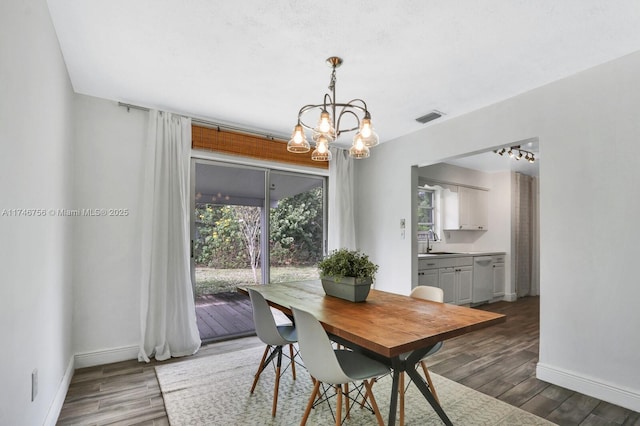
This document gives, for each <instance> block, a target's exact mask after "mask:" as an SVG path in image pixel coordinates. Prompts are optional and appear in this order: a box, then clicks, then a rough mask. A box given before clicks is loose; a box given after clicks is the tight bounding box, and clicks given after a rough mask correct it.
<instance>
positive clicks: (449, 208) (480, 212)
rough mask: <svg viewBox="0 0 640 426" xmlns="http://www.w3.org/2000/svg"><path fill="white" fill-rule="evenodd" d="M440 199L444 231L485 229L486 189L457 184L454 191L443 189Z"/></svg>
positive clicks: (486, 217)
mask: <svg viewBox="0 0 640 426" xmlns="http://www.w3.org/2000/svg"><path fill="white" fill-rule="evenodd" d="M455 189H457V192H456V191H455ZM442 201H443V213H444V214H443V216H444V223H443V225H444V226H443V229H444V230H445V231H455V230H475V231H486V230H487V223H488V216H489V213H488V211H489V204H488V203H489V202H488V192H487V191H485V190H481V189H474V188H467V187H464V186H458V187H457V188H454V191H452V190H449V189H447V190H445V191H443V192H442Z"/></svg>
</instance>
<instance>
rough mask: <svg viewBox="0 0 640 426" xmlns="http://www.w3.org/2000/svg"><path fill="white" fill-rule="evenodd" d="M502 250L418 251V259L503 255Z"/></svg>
mask: <svg viewBox="0 0 640 426" xmlns="http://www.w3.org/2000/svg"><path fill="white" fill-rule="evenodd" d="M504 254H505V252H503V251H469V252H460V253H450V252H447V253H446V254H438V252H437V251H436V252H435V253H420V254H418V259H426V258H434V257H442V258H445V257H465V256H495V255H504Z"/></svg>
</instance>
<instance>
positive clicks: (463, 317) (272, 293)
mask: <svg viewBox="0 0 640 426" xmlns="http://www.w3.org/2000/svg"><path fill="white" fill-rule="evenodd" d="M249 287H251V288H254V289H256V290H258V291H259V292H260V293H261V294H262V295H263V296H264V298H265V299H266V300H267V302H268V303H269V305H270V306H272V307H274V308H276V309H278V310H280V311H282V312H283V313H285V314H286V315H288V316H291V315H292V311H291V307H292V306H294V307H297V308H300V309H303V310H305V311H308V312H310V313H311V314H313V315H314V316H315V317H316V318H317V319H318V320H319V321H320V323H321V324H322V326H323V327H324V329H325V330H326V331H327V333H329V335H330V336H331V339H332V340H334V341H336V342H338V343H341V344H343V345H345V346H347V347H349V348H351V349H353V350H358V351H362V352H365V353H367V354H369V355H371V356H374V357H376V358H378V359H380V360H381V361H383V362H385V363H387V364H388V365H389V366H390V367H391V368H392V371H393V381H392V387H391V396H390V404H389V421H388V424H389V425H395V420H396V408H397V403H398V384H399V378H400V373H401V372H403V371H404V372H406V374H407V375H408V376H409V377H410V378H411V379H412V382H413V383H414V384H415V385H416V386H417V387H418V389H419V390H420V392H421V393H422V395H423V396H424V397H425V399H426V400H427V401H428V402H429V404H431V406H432V407H433V409H434V410H435V412H436V413H437V414H438V416H439V417H440V418H441V419H442V421H443V422H444V423H445V424H448V425H450V424H452V423H451V421H450V420H449V418H448V417H447V414H446V413H445V411H444V410H443V408H442V407H441V406H440V404H439V403H438V402H437V400H436V399H435V398H434V396H433V394H432V393H431V390H430V389H429V386H428V385H427V382H426V381H425V380H424V378H423V377H422V376H421V375H420V374H419V373H418V371H417V370H416V369H415V365H416V364H417V363H418V362H419V361H420V360H421V359H422V357H423V356H424V355H425V354H426V353H427V352H428V351H429V350H430V349H431V348H432V347H433V346H434V345H435V344H436V343H438V342H441V341H443V340H447V339H451V338H453V337H456V336H461V335H463V334H466V333H470V332H472V331H475V330H479V329H482V328H485V327H489V326H492V325H495V324H498V323H501V322H504V321H505V320H506V317H505V316H504V315H502V314H497V313H493V312H487V311H483V310H479V309H473V308H468V307H463V306H456V305H450V304H446V303H438V302H431V301H426V300H422V299H416V298H412V297H410V296H404V295H400V294H395V293H389V292H385V291H380V290H375V289H371V291H370V293H369V295H368V297H367V300H366V301H365V302H359V303H354V302H350V301H347V300H343V299H339V298H336V297H333V296H327V295H325V293H324V291H323V289H322V284H321V282H320V280H313V281H296V282H287V283H278V284H265V285H255V286H240V287H239V288H238V289H239V291H240V292H242V293H244V294H248V291H247V288H249ZM407 352H411V355H410V356H409V357H408V358H406V360H403V359H404V357H400V355H401V354H404V353H407Z"/></svg>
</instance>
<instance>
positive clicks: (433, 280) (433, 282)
mask: <svg viewBox="0 0 640 426" xmlns="http://www.w3.org/2000/svg"><path fill="white" fill-rule="evenodd" d="M418 285H428V286H431V287H438V270H437V269H424V270H421V271H418Z"/></svg>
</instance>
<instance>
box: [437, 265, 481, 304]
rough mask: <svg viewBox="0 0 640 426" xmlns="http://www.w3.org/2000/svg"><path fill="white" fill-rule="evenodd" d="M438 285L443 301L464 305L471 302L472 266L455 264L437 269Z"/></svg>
mask: <svg viewBox="0 0 640 426" xmlns="http://www.w3.org/2000/svg"><path fill="white" fill-rule="evenodd" d="M438 278H439V285H438V287H440V288H441V289H442V290H443V291H444V302H445V303H455V304H457V305H464V304H466V303H471V294H472V290H473V289H472V286H473V266H457V267H448V268H441V269H439V270H438Z"/></svg>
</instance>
